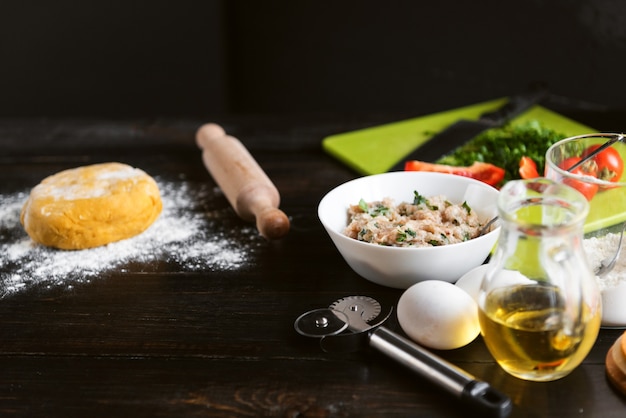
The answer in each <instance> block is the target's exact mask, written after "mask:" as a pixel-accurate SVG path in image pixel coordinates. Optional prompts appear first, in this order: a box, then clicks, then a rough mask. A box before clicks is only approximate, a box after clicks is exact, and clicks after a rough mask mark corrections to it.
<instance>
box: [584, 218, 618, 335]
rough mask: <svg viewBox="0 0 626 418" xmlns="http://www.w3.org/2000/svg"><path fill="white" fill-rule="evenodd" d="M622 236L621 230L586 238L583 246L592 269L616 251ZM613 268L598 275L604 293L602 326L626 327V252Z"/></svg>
mask: <svg viewBox="0 0 626 418" xmlns="http://www.w3.org/2000/svg"><path fill="white" fill-rule="evenodd" d="M619 238H620V232H619V230H618V231H617V232H609V233H607V234H606V235H604V236H598V237H590V238H586V239H585V240H584V242H583V247H584V249H585V252H586V253H587V259H588V260H589V264H590V266H591V269H592V270H594V271H595V270H596V269H597V268H598V266H599V265H600V263H601V262H602V260H604V259H606V258H607V257H611V256H612V255H613V254H614V253H615V249H616V248H617V246H618V243H619ZM621 253H622V254H620V257H618V259H617V262H616V263H615V266H614V267H613V270H611V271H610V272H609V273H608V274H607V275H606V276H604V277H596V281H597V282H598V286H599V287H600V291H601V293H602V326H603V327H618V328H626V254H623V253H624V249H622V251H621Z"/></svg>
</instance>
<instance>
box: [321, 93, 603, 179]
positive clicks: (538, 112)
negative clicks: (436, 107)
mask: <svg viewBox="0 0 626 418" xmlns="http://www.w3.org/2000/svg"><path fill="white" fill-rule="evenodd" d="M506 101H507V99H506V98H502V99H496V100H491V101H488V102H483V103H478V104H474V105H471V106H466V107H461V108H458V109H453V110H448V111H445V112H440V113H434V114H432V115H427V116H421V117H416V118H412V119H407V120H403V121H398V122H392V123H388V124H385V125H380V126H374V127H371V128H365V129H360V130H357V131H352V132H345V133H339V134H336V135H331V136H328V137H326V138H324V139H323V140H322V147H323V149H324V150H325V151H326V152H327V153H328V154H330V155H332V156H334V157H335V158H337V159H339V160H340V161H342V162H343V163H345V164H346V165H348V166H349V167H351V168H352V169H354V170H356V171H357V172H358V173H361V174H365V175H368V174H379V173H384V172H386V171H388V170H389V169H390V168H391V167H393V165H394V164H396V163H397V162H398V161H400V160H401V159H402V158H403V157H404V156H406V155H408V154H409V153H410V152H411V151H413V150H414V149H415V148H417V147H418V146H419V145H421V144H423V143H425V142H426V141H428V140H429V139H430V138H432V137H433V135H435V134H436V133H438V132H439V131H441V130H443V129H445V128H446V127H448V126H449V125H451V124H452V123H454V122H456V121H458V120H459V119H474V120H475V119H478V118H479V117H480V115H481V114H483V113H484V112H488V111H491V110H495V109H497V108H499V107H500V106H502V105H503V104H505V103H506ZM529 120H538V121H540V122H541V123H542V124H543V125H545V126H546V127H547V128H551V129H553V130H555V131H557V132H561V133H563V134H565V135H567V136H574V135H580V134H585V133H592V132H595V130H594V129H592V128H590V127H588V126H585V125H582V124H580V123H578V122H576V121H573V120H571V119H568V118H566V117H564V116H562V115H559V114H558V113H555V112H553V111H551V110H549V109H546V108H544V107H542V106H534V107H532V108H531V109H529V110H528V111H526V112H524V113H523V114H521V115H520V116H518V117H517V118H515V119H513V120H512V121H511V122H512V123H521V122H526V121H529ZM449 151H452V150H447V149H442V154H444V153H446V152H449Z"/></svg>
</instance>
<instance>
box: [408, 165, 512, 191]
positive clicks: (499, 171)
mask: <svg viewBox="0 0 626 418" xmlns="http://www.w3.org/2000/svg"><path fill="white" fill-rule="evenodd" d="M404 170H405V171H431V172H436V173H448V174H456V175H458V176H464V177H470V178H473V179H476V180H480V181H482V182H484V183H487V184H489V185H491V186H497V185H498V184H499V183H500V182H501V181H502V180H503V179H504V174H505V171H504V169H503V168H500V167H498V166H496V165H493V164H490V163H483V162H478V161H476V162H475V163H473V164H472V165H471V166H468V167H457V166H452V165H445V164H434V163H427V162H425V161H418V160H411V161H407V162H406V163H405V164H404Z"/></svg>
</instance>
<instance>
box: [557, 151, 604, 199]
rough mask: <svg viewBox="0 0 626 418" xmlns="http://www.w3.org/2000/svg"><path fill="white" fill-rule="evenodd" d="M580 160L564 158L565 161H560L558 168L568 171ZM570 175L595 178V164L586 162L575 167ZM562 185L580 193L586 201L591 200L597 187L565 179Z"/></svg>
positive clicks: (584, 182) (580, 181)
mask: <svg viewBox="0 0 626 418" xmlns="http://www.w3.org/2000/svg"><path fill="white" fill-rule="evenodd" d="M581 159H582V158H580V157H569V158H566V159H565V160H563V161H561V163H560V164H559V167H561V168H562V169H563V170H569V169H570V168H572V167H573V166H574V165H575V164H576V163H578V162H579V161H580V160H581ZM571 173H572V174H576V175H579V176H591V177H595V176H596V164H595V163H594V162H591V163H590V162H589V161H587V162H585V163H583V164H581V165H580V166H578V167H576V168H575V169H573V170H572V171H571ZM563 183H564V184H567V185H568V186H570V187H573V188H574V189H576V190H578V191H579V192H580V193H582V194H583V196H585V197H586V198H587V200H591V199H593V197H594V196H595V195H596V193H597V192H598V185H597V184H593V183H591V182H586V181H582V180H578V179H573V178H570V177H566V178H565V179H563Z"/></svg>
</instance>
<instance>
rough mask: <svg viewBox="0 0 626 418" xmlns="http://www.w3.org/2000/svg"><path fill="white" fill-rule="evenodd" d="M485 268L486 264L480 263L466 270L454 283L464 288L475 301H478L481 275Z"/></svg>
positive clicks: (481, 280) (483, 273)
mask: <svg viewBox="0 0 626 418" xmlns="http://www.w3.org/2000/svg"><path fill="white" fill-rule="evenodd" d="M487 268H488V265H487V264H482V265H480V266H478V267H475V268H473V269H472V270H470V271H468V272H467V273H465V274H464V275H463V276H461V278H460V279H459V280H457V281H456V285H457V286H458V287H460V288H461V289H463V290H465V291H466V292H467V293H468V294H469V295H470V296H471V297H472V299H474V301H476V303H478V293H479V292H480V285H481V283H482V282H483V276H484V275H485V272H486V271H487Z"/></svg>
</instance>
